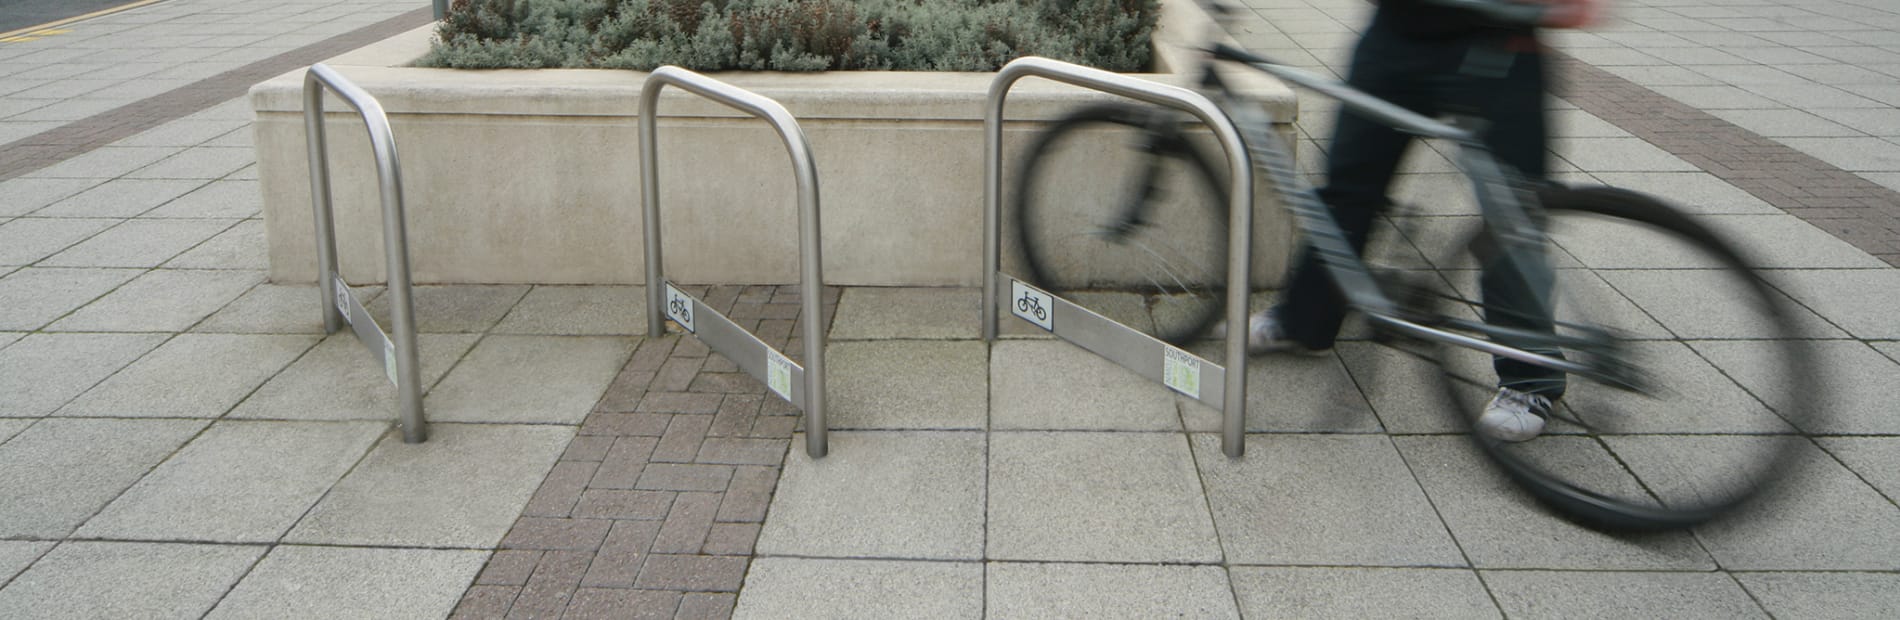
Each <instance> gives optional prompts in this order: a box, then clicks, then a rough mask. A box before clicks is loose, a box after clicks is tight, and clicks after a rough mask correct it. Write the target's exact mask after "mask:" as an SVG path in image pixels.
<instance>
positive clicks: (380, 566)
mask: <svg viewBox="0 0 1900 620" xmlns="http://www.w3.org/2000/svg"><path fill="white" fill-rule="evenodd" d="M487 559H488V552H486V551H451V550H435V549H359V548H348V547H306V546H300V545H283V546H279V547H277V548H275V549H272V550H271V552H270V555H267V556H265V557H264V559H263V560H262V561H260V562H258V564H257V567H256V568H254V569H252V570H251V573H250V574H249V575H247V576H245V579H244V581H243V583H241V584H238V586H237V588H236V589H234V590H232V591H231V593H230V594H229V595H227V596H226V597H225V598H224V600H223V601H221V602H219V603H218V606H217V608H216V609H213V610H211V613H210V615H208V616H206V617H207V618H341V617H351V618H375V617H382V618H436V617H443V616H447V615H448V614H449V612H450V611H451V610H453V609H454V608H455V602H456V600H457V599H458V597H459V596H460V593H459V592H456V590H457V589H458V588H460V587H461V586H463V585H464V584H467V583H468V582H469V580H471V579H474V578H475V573H476V572H477V571H479V570H481V567H482V562H483V561H484V560H487Z"/></svg>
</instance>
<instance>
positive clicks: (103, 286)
mask: <svg viewBox="0 0 1900 620" xmlns="http://www.w3.org/2000/svg"><path fill="white" fill-rule="evenodd" d="M141 273H144V272H143V271H140V270H138V269H41V268H35V267H28V268H25V269H21V270H19V271H15V272H13V273H9V274H6V276H5V277H0V299H5V300H6V303H7V312H5V313H4V314H0V328H4V329H17V330H35V329H39V328H41V327H43V326H45V325H46V324H47V323H51V322H53V321H54V320H55V319H58V318H60V317H62V316H65V315H66V313H69V312H72V311H73V310H76V309H78V308H79V307H80V306H84V305H86V304H88V303H91V302H92V300H94V299H98V298H99V297H100V296H103V295H105V294H106V293H109V292H112V290H113V289H115V288H118V287H119V286H120V285H122V284H125V283H126V282H130V281H131V280H132V278H136V277H138V276H139V274H141Z"/></svg>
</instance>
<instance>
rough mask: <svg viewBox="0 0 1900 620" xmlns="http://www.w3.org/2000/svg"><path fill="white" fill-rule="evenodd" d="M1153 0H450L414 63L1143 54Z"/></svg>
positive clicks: (757, 65)
mask: <svg viewBox="0 0 1900 620" xmlns="http://www.w3.org/2000/svg"><path fill="white" fill-rule="evenodd" d="M1158 10H1159V8H1158V6H1157V0H455V2H454V3H453V4H452V5H451V7H450V10H449V13H448V15H447V16H446V17H445V18H444V20H443V21H442V25H441V26H439V27H438V28H437V32H436V34H437V41H436V44H435V46H434V47H433V48H432V49H431V50H430V52H429V54H428V55H427V56H424V57H423V58H422V60H420V61H419V62H418V63H417V64H419V65H421V66H426V67H453V68H462V69H488V68H553V67H575V68H580V67H592V68H612V69H633V70H649V69H652V68H654V67H658V66H660V65H667V64H672V65H680V66H683V67H686V68H689V69H694V70H700V71H719V70H751V71H760V70H770V71H824V70H854V69H855V70H875V69H895V70H912V71H916V70H923V71H994V70H996V69H997V68H999V67H1001V66H1002V65H1003V63H1006V62H1009V61H1010V60H1012V59H1014V58H1017V57H1019V56H1028V55H1033V56H1046V57H1049V58H1055V59H1058V60H1066V61H1069V62H1075V63H1079V64H1084V65H1090V66H1095V67H1100V68H1104V69H1109V70H1112V71H1140V70H1144V69H1146V68H1147V67H1148V63H1149V49H1148V48H1149V44H1148V39H1149V36H1150V35H1151V34H1152V33H1153V32H1154V23H1155V13H1156V11H1158Z"/></svg>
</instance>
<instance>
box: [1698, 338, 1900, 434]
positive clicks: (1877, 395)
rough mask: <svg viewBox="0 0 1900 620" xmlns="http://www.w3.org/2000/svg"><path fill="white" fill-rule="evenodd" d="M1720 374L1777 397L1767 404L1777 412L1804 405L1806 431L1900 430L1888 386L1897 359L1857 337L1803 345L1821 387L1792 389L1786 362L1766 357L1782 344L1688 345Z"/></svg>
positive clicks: (1898, 373) (1898, 369)
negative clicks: (1792, 391)
mask: <svg viewBox="0 0 1900 620" xmlns="http://www.w3.org/2000/svg"><path fill="white" fill-rule="evenodd" d="M1689 344H1690V346H1691V347H1694V348H1695V350H1696V352H1698V353H1700V354H1702V355H1703V356H1704V357H1706V358H1708V359H1709V361H1710V362H1713V363H1714V364H1715V366H1716V367H1717V368H1720V369H1722V373H1723V374H1724V375H1727V376H1728V377H1731V378H1733V379H1734V380H1735V381H1736V382H1738V383H1740V384H1741V385H1742V387H1744V388H1747V389H1748V390H1749V391H1750V392H1751V393H1753V394H1755V395H1757V396H1774V397H1776V398H1770V400H1768V401H1767V404H1768V406H1770V407H1773V408H1774V409H1776V410H1778V411H1786V410H1789V408H1790V407H1797V406H1798V407H1800V409H1799V410H1798V411H1803V412H1807V414H1806V415H1809V416H1814V418H1810V419H1808V420H1804V429H1803V430H1807V431H1809V432H1815V433H1825V434H1894V433H1900V416H1895V415H1893V412H1894V409H1893V400H1892V397H1891V396H1892V395H1891V394H1890V393H1889V390H1890V389H1891V388H1892V387H1893V382H1894V380H1895V378H1900V363H1895V362H1894V361H1893V360H1891V359H1888V358H1887V357H1886V356H1883V355H1881V354H1880V353H1879V352H1878V351H1875V350H1874V349H1873V348H1871V347H1868V346H1867V345H1866V344H1864V343H1861V342H1857V341H1853V340H1814V341H1807V342H1803V343H1800V344H1801V345H1802V346H1803V347H1805V349H1806V350H1807V352H1808V355H1809V356H1810V357H1809V359H1808V361H1807V363H1808V364H1809V365H1810V368H1809V371H1810V372H1812V373H1813V376H1814V378H1816V379H1819V380H1821V381H1824V382H1825V383H1823V384H1822V385H1821V386H1820V387H1819V389H1807V390H1801V391H1800V392H1796V393H1791V392H1789V391H1788V388H1787V385H1788V381H1789V379H1790V377H1788V375H1787V374H1786V369H1785V366H1784V365H1783V364H1780V363H1776V362H1774V361H1773V360H1772V359H1764V356H1767V355H1774V354H1778V353H1779V351H1780V347H1779V346H1774V345H1770V344H1768V343H1763V342H1760V341H1698V342H1692V343H1689Z"/></svg>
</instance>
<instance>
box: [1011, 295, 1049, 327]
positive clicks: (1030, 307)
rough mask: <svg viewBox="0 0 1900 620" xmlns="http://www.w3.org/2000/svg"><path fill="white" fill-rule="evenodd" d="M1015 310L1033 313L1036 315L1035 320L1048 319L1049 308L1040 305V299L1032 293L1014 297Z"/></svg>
mask: <svg viewBox="0 0 1900 620" xmlns="http://www.w3.org/2000/svg"><path fill="white" fill-rule="evenodd" d="M1016 311H1017V312H1028V313H1031V314H1034V315H1036V320H1039V321H1047V320H1049V309H1048V308H1044V307H1042V300H1041V299H1037V298H1036V297H1035V296H1033V295H1023V296H1022V297H1018V298H1016Z"/></svg>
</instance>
